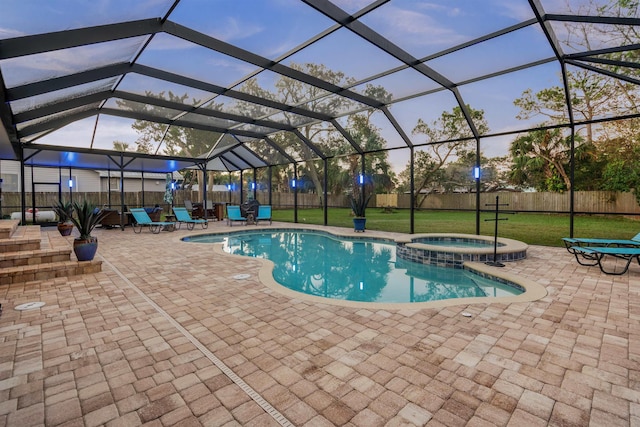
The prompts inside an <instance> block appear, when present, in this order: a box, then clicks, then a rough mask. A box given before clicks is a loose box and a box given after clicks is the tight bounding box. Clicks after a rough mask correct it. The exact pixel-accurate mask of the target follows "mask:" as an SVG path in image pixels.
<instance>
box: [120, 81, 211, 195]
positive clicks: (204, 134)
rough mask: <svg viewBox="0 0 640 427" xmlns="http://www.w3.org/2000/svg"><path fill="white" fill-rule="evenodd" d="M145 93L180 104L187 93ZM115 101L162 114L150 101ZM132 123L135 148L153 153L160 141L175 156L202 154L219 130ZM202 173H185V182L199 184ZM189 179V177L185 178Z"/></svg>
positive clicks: (184, 102)
mask: <svg viewBox="0 0 640 427" xmlns="http://www.w3.org/2000/svg"><path fill="white" fill-rule="evenodd" d="M146 95H147V96H150V97H155V98H158V99H163V100H169V101H172V102H179V103H182V104H186V103H187V102H188V100H189V95H188V94H184V95H181V96H179V95H175V94H174V93H172V92H171V91H169V92H168V93H165V92H160V93H158V94H154V93H151V92H147V93H146ZM200 102H201V101H200V100H196V99H192V100H191V102H190V105H193V106H195V105H199V104H200ZM118 105H119V106H120V107H121V108H124V109H129V110H131V111H142V112H145V113H147V114H151V115H158V116H163V115H166V113H165V111H164V108H162V107H156V106H154V105H151V104H140V103H138V102H131V101H124V100H120V101H118ZM132 127H133V129H134V130H135V131H136V132H137V133H138V135H139V136H138V139H137V140H136V141H135V144H136V151H137V152H141V153H152V154H155V153H157V152H158V151H160V149H161V147H162V146H163V145H164V152H165V154H167V155H169V156H176V157H197V156H199V155H201V154H205V153H207V152H209V150H211V148H212V147H213V144H214V143H215V142H216V141H217V140H218V139H219V137H220V134H219V133H217V132H209V131H205V130H200V129H195V128H188V127H181V126H167V125H166V124H162V123H156V122H147V121H143V120H136V121H135V122H134V123H133V125H132ZM202 175H203V174H202V172H201V171H198V172H197V174H191V173H187V174H185V184H189V183H192V182H195V181H197V182H198V184H200V185H201V187H202V184H203V183H204V179H203V176H202ZM196 176H197V178H196ZM190 180H193V181H192V182H189V181H190ZM208 184H209V186H210V185H212V184H213V178H212V177H210V178H209V182H208ZM203 190H204V188H201V191H203ZM201 194H202V193H201Z"/></svg>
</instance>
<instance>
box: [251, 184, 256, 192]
mask: <svg viewBox="0 0 640 427" xmlns="http://www.w3.org/2000/svg"><path fill="white" fill-rule="evenodd" d="M251 189H252V190H255V189H256V183H255V182H252V183H251Z"/></svg>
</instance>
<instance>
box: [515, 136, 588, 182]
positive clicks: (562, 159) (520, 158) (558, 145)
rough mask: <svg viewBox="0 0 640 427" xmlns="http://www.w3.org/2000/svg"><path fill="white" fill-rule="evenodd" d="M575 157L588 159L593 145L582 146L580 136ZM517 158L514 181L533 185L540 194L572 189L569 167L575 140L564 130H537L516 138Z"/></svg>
mask: <svg viewBox="0 0 640 427" xmlns="http://www.w3.org/2000/svg"><path fill="white" fill-rule="evenodd" d="M576 138H577V141H578V144H575V148H574V149H575V151H574V156H575V158H576V159H578V160H579V159H585V158H587V157H589V156H590V155H592V152H593V150H592V148H593V144H580V142H581V141H580V138H578V137H576ZM510 154H511V157H512V159H513V169H512V172H511V176H510V179H511V182H512V183H514V184H516V185H519V186H531V187H534V188H536V189H537V190H539V191H565V190H570V189H571V184H572V183H571V179H570V177H569V175H568V173H567V168H568V165H569V161H570V156H571V137H570V136H565V135H564V134H563V131H562V129H536V130H533V131H531V132H529V133H527V134H525V135H522V136H519V137H518V138H516V139H515V140H514V141H513V142H512V143H511V147H510Z"/></svg>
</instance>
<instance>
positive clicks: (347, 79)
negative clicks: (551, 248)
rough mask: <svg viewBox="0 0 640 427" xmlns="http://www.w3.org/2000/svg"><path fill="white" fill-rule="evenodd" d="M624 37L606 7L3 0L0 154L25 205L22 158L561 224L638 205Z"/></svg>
mask: <svg viewBox="0 0 640 427" xmlns="http://www.w3.org/2000/svg"><path fill="white" fill-rule="evenodd" d="M639 29H640V17H639V11H638V4H637V2H629V1H622V0H566V1H564V0H488V1H477V0H448V1H438V0H432V1H422V0H378V1H371V0H333V1H321V0H245V1H237V0H210V1H203V0H200V1H196V0H139V1H135V2H131V1H130V0H126V1H125V0H102V1H78V0H75V1H73V0H57V1H55V2H48V1H36V0H4V1H3V2H2V13H0V84H1V85H2V90H1V91H0V98H1V100H2V102H1V103H0V117H1V118H2V124H3V126H2V129H1V130H0V158H1V159H3V160H5V161H7V160H11V161H15V162H18V164H19V165H20V167H19V170H20V171H19V175H20V176H19V179H18V181H19V184H20V185H19V186H18V187H19V192H20V194H21V204H22V206H21V208H22V209H24V208H25V207H26V206H27V205H28V201H29V200H30V196H29V193H30V192H33V191H36V190H35V187H33V186H28V185H26V181H25V175H27V174H28V173H29V172H28V170H30V169H29V168H32V167H43V168H54V169H55V168H58V170H61V171H65V174H66V171H71V170H76V169H77V170H82V169H87V170H96V171H109V173H113V172H115V173H120V174H121V176H124V173H130V172H140V173H169V172H180V174H181V176H183V177H184V181H183V182H181V189H182V190H180V191H189V192H190V193H188V194H185V195H184V198H185V199H186V198H189V199H194V200H200V201H202V200H206V199H207V198H209V199H214V201H219V202H234V203H241V202H242V201H244V200H247V199H248V198H257V199H258V200H259V201H260V202H262V203H268V204H271V205H273V207H274V210H275V211H276V212H277V211H278V210H280V211H282V212H287V213H286V214H285V215H284V216H283V217H282V218H283V219H285V220H290V221H301V220H302V219H303V218H306V217H307V216H311V211H320V212H322V214H321V215H320V218H322V220H321V221H320V222H321V223H323V224H333V223H336V221H337V220H338V217H339V216H342V215H349V212H350V210H349V207H348V206H349V204H348V202H349V198H350V197H353V198H361V199H364V198H369V197H370V201H369V210H371V209H376V210H385V211H389V212H390V213H389V217H388V218H389V219H388V221H393V222H395V223H396V224H397V223H401V224H402V225H401V227H400V230H402V231H405V232H410V233H413V232H415V231H416V229H419V228H420V224H419V223H416V218H419V216H418V214H419V213H420V212H423V211H426V210H443V211H455V210H458V211H469V212H475V216H474V217H473V218H474V219H473V220H472V222H473V224H472V228H474V229H475V231H476V233H480V231H481V230H480V229H481V222H482V217H483V213H484V212H487V211H491V209H492V208H491V204H492V203H494V204H495V202H496V200H497V199H496V196H499V197H500V200H501V201H502V204H503V205H504V206H508V208H507V207H505V209H508V210H512V211H518V212H536V213H545V214H548V213H557V214H561V215H565V216H566V218H567V222H566V234H572V233H573V231H574V219H575V218H578V217H579V215H581V214H585V213H589V214H614V215H638V214H640V209H639V208H638V202H637V199H639V198H640V195H636V193H635V191H636V189H637V188H640V167H639V166H640V163H639V161H640V133H639V132H638V128H639V126H640V118H639V117H638V100H639V95H640V91H639V89H638V84H639V83H640V78H639V74H640V73H639V70H638V66H639V61H638V52H639V51H638V49H639V48H640V35H639V32H638V30H639ZM71 174H72V172H71ZM59 175H60V176H63V175H64V174H62V173H60V174H59ZM214 186H215V187H214ZM118 188H119V190H120V191H121V192H124V191H126V188H124V186H120V187H118ZM214 188H222V189H223V190H222V191H213V189H214ZM187 189H188V190H187ZM6 191H7V190H6V189H5V192H6ZM96 191H98V190H97V189H96ZM636 196H637V197H636ZM339 208H342V209H339ZM305 211H308V212H309V213H308V214H307V213H305ZM394 215H395V216H394ZM385 221H387V220H384V221H380V223H379V224H378V225H376V224H375V223H374V224H373V226H377V227H379V228H382V229H384V227H385V225H384V223H385Z"/></svg>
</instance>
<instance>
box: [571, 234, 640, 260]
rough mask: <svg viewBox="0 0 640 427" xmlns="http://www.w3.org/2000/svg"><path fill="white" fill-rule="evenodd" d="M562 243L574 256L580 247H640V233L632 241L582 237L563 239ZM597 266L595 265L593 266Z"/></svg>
mask: <svg viewBox="0 0 640 427" xmlns="http://www.w3.org/2000/svg"><path fill="white" fill-rule="evenodd" d="M562 241H563V242H564V246H565V247H566V248H567V251H569V253H570V254H574V255H575V253H574V248H575V247H580V246H589V247H593V246H597V247H600V246H602V247H611V246H613V247H640V233H638V234H636V235H635V236H633V237H632V238H631V239H630V240H626V239H598V238H580V237H563V238H562ZM593 265H595V264H593Z"/></svg>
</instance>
